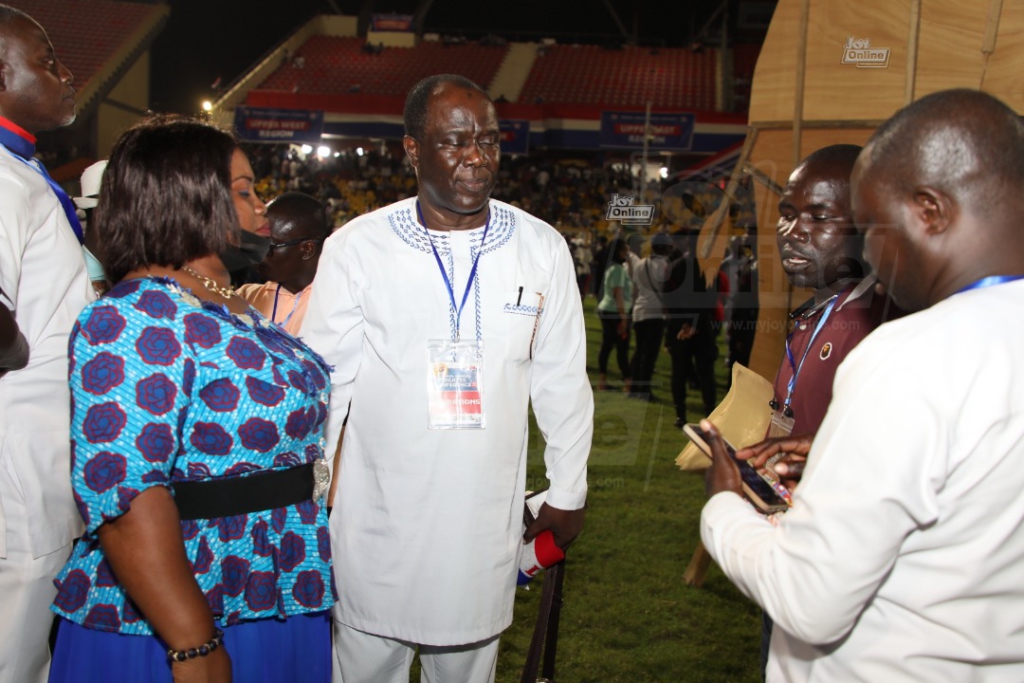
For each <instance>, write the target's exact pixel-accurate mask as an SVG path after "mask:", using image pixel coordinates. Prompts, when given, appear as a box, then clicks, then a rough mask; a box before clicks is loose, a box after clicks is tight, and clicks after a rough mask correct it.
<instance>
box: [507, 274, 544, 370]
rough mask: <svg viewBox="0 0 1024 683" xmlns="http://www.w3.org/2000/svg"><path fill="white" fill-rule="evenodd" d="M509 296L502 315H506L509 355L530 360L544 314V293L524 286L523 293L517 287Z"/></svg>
mask: <svg viewBox="0 0 1024 683" xmlns="http://www.w3.org/2000/svg"><path fill="white" fill-rule="evenodd" d="M507 298H508V302H507V303H506V304H505V305H504V309H503V312H502V315H504V316H505V339H506V341H507V343H508V357H509V358H510V359H512V360H515V361H519V362H522V361H528V360H530V358H531V357H532V355H533V354H532V351H533V345H534V344H535V343H536V334H537V329H538V327H539V324H540V316H541V315H543V300H544V295H543V294H542V293H538V292H537V291H535V290H532V289H530V288H529V287H526V286H524V287H523V290H522V293H520V290H519V287H516V288H515V290H513V291H512V292H511V293H510V296H508V297H507Z"/></svg>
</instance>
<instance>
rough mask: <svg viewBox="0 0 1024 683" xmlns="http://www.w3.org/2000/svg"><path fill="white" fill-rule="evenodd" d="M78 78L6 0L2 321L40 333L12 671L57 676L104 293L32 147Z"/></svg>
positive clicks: (8, 618) (19, 422) (18, 464)
mask: <svg viewBox="0 0 1024 683" xmlns="http://www.w3.org/2000/svg"><path fill="white" fill-rule="evenodd" d="M71 80H72V76H71V73H70V72H69V71H68V70H67V69H66V68H64V65H62V64H61V63H60V62H59V61H57V58H56V57H55V56H54V54H53V46H52V45H50V41H49V39H48V38H47V37H46V32H45V31H43V29H42V27H41V26H39V24H37V23H36V22H35V21H33V20H32V19H31V18H30V17H28V16H27V15H25V14H23V13H22V12H20V11H18V10H15V9H12V8H10V7H7V6H4V5H0V291H2V292H3V294H0V304H2V305H3V306H4V307H5V313H4V315H2V316H0V327H2V328H5V329H6V332H10V331H11V322H12V319H13V322H14V323H15V325H16V329H17V331H18V332H19V333H20V334H21V335H23V337H24V339H25V340H26V341H27V344H28V364H27V365H24V364H23V363H21V362H17V363H13V364H9V365H6V366H5V367H3V368H0V596H2V598H0V682H3V683H8V682H11V683H14V682H16V683H26V682H29V683H34V682H36V681H45V680H46V677H47V672H48V670H49V662H50V655H49V651H48V649H47V638H48V636H49V633H50V626H51V624H52V623H53V614H52V613H51V612H50V610H49V607H50V602H51V601H52V600H53V597H54V595H55V593H56V589H55V588H54V586H53V579H54V577H55V576H56V575H57V572H58V570H59V569H60V568H61V567H62V566H63V564H64V561H65V560H66V559H67V557H68V554H69V552H70V550H71V542H72V540H73V539H74V538H75V537H76V536H77V535H78V534H79V533H80V532H81V530H82V520H81V517H80V516H79V514H78V512H77V510H76V509H75V503H74V500H73V498H72V493H71V480H70V476H69V472H70V468H71V466H70V462H69V457H70V453H69V446H68V444H69V431H70V424H69V419H70V413H69V403H70V396H69V393H68V350H67V346H68V336H69V334H70V333H71V327H72V325H74V323H75V319H76V318H77V317H78V314H79V313H80V312H81V310H82V309H83V308H84V307H85V305H86V304H87V303H88V302H89V301H90V300H91V299H92V297H93V293H92V288H91V287H90V285H89V278H88V276H87V274H86V269H85V261H84V259H83V257H82V247H81V241H80V240H81V234H80V231H81V226H79V225H78V221H77V218H76V217H75V216H74V205H73V204H72V203H71V200H70V198H68V196H67V195H66V194H65V193H64V191H63V190H61V189H60V188H59V187H56V186H54V185H53V184H51V182H50V181H49V180H48V177H47V176H46V175H45V170H44V169H43V168H42V166H41V165H39V163H38V161H36V160H35V159H33V158H32V157H33V154H34V153H35V134H36V133H38V132H39V131H44V130H50V129H52V128H59V127H61V126H66V125H68V124H70V123H71V122H72V121H74V120H75V98H74V95H75V91H74V88H72V87H71ZM8 311H9V315H8ZM22 360H23V359H22ZM22 365H23V367H19V366H22Z"/></svg>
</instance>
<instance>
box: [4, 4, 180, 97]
mask: <svg viewBox="0 0 1024 683" xmlns="http://www.w3.org/2000/svg"><path fill="white" fill-rule="evenodd" d="M16 4H17V8H18V9H20V10H22V11H23V12H26V13H28V14H29V15H30V16H31V17H32V18H34V19H35V20H36V21H38V22H39V23H40V24H42V25H43V27H44V28H45V29H46V32H47V34H49V36H50V42H52V43H53V44H54V48H55V49H56V51H57V58H58V59H60V60H61V62H63V64H64V66H66V67H67V68H68V69H70V70H71V73H72V74H74V76H75V83H74V85H75V89H76V90H77V91H78V93H79V99H78V107H79V112H80V114H81V113H82V112H87V111H88V109H89V108H90V106H91V105H93V104H94V100H95V97H96V95H97V94H98V93H99V92H100V90H101V89H103V88H104V84H105V83H107V82H108V81H110V80H111V79H114V78H116V74H117V72H118V71H119V69H120V68H121V67H122V66H128V65H130V63H131V62H133V61H134V59H135V58H136V57H138V54H139V53H140V52H141V51H143V50H145V49H148V47H149V44H150V42H151V41H152V39H153V38H155V37H156V34H157V33H158V32H159V31H160V29H161V28H163V24H164V22H165V21H166V18H167V8H166V7H163V6H160V5H142V4H135V3H127V2H114V1H113V0H64V1H63V2H60V3H55V2H48V1H47V0H19V2H17V3H16ZM110 85H112V84H110Z"/></svg>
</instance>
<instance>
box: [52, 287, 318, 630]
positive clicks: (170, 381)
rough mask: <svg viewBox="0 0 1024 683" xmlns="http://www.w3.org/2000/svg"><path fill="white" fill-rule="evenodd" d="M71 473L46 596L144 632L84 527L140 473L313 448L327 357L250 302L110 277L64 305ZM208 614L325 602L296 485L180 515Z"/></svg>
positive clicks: (88, 623)
mask: <svg viewBox="0 0 1024 683" xmlns="http://www.w3.org/2000/svg"><path fill="white" fill-rule="evenodd" d="M69 353H70V370H69V372H70V376H69V382H70V386H71V397H72V400H71V480H72V487H73V489H74V497H75V502H76V504H77V506H78V510H79V512H80V513H81V515H82V518H83V519H84V520H85V524H86V533H85V535H84V536H83V538H82V539H81V540H80V541H79V542H78V543H77V544H76V546H75V549H74V551H73V552H72V554H71V558H70V559H69V560H68V562H67V564H66V565H65V566H64V569H63V570H62V571H61V572H60V574H59V575H58V577H57V579H56V581H55V583H56V585H57V589H58V590H57V597H56V599H55V600H54V603H53V607H52V609H53V611H54V612H56V613H57V614H59V615H60V616H62V617H64V618H65V619H69V620H71V621H74V622H76V623H78V624H81V625H82V626H85V627H86V628H92V629H96V630H100V631H110V632H119V633H129V634H151V633H152V630H151V628H150V625H149V623H148V622H147V621H146V620H145V618H144V617H143V616H142V615H141V614H140V613H139V612H138V610H137V608H136V607H135V605H134V603H132V601H131V600H130V599H129V598H128V597H127V595H126V594H125V591H124V589H123V588H122V587H121V585H120V583H119V582H118V580H117V577H116V576H115V575H114V573H113V572H112V571H111V568H110V565H109V563H108V562H107V560H106V558H105V556H104V554H103V550H102V548H101V547H100V544H99V541H98V538H97V536H96V530H97V528H98V527H99V526H100V525H102V524H103V523H104V522H107V521H110V520H113V519H117V518H118V517H119V516H120V515H122V514H124V513H125V512H127V511H128V510H129V509H130V508H131V504H132V500H133V499H134V498H135V496H137V495H139V494H140V493H141V492H142V491H145V490H146V489H148V488H150V487H152V486H169V485H170V483H171V482H176V481H196V480H205V479H210V478H215V477H237V476H245V475H246V474H248V473H251V472H257V471H261V470H280V469H287V468H290V467H294V466H297V465H301V464H304V463H308V462H312V461H313V460H315V459H316V458H320V457H323V453H324V446H325V443H324V441H323V436H322V431H323V423H324V420H325V419H326V417H327V397H328V391H329V389H328V386H327V382H328V380H327V377H328V368H327V367H326V366H325V365H324V364H323V361H322V360H321V359H320V358H319V357H318V356H317V355H316V354H315V353H313V352H312V351H311V350H310V349H309V348H308V347H306V346H305V345H303V344H302V343H301V342H299V341H298V340H296V339H295V338H293V337H291V336H290V335H288V334H286V333H285V332H283V331H282V330H281V329H280V328H279V327H277V326H276V325H273V324H272V323H269V322H268V321H267V320H266V319H265V318H263V317H262V316H260V315H259V314H258V313H255V312H253V313H252V318H248V317H243V316H236V315H232V314H231V313H229V312H228V311H227V309H225V308H224V307H222V306H216V305H214V304H211V303H209V302H201V301H200V300H199V299H197V298H195V297H194V296H192V295H191V294H190V293H188V291H187V290H183V289H181V288H180V287H178V285H177V283H175V282H174V281H172V280H167V279H162V278H146V279H138V280H126V281H123V282H121V283H119V284H118V285H116V286H115V287H114V288H113V289H111V290H110V292H108V293H107V295H106V296H105V297H104V298H102V299H100V300H99V301H96V302H94V303H92V304H91V305H90V306H88V307H86V309H85V310H84V311H83V312H82V314H81V315H80V316H79V318H78V322H77V323H76V325H75V328H74V330H73V331H72V333H71V340H70V345H69ZM181 532H182V536H183V537H184V542H185V551H186V554H187V556H188V558H189V562H190V563H191V565H192V569H193V572H194V573H195V578H196V581H197V583H198V584H199V587H200V588H201V589H202V591H203V593H204V594H205V595H206V598H207V600H208V602H209V604H210V607H211V609H212V611H213V613H214V616H215V619H216V621H217V622H218V623H219V624H221V625H225V624H228V625H230V624H233V623H237V622H239V621H242V620H251V619H265V618H271V617H276V618H285V617H287V616H289V615H293V614H302V613H309V612H318V611H322V610H326V609H328V608H330V606H331V605H332V604H333V603H334V601H335V599H336V592H335V589H334V586H333V584H332V580H333V578H332V572H331V548H330V542H329V537H328V532H327V513H326V509H325V507H324V506H322V505H318V504H317V503H314V502H313V501H306V502H304V503H299V504H297V505H292V506H288V507H284V508H279V509H275V510H266V511H263V512H254V513H250V514H247V515H246V514H243V515H236V516H232V517H223V518H218V519H210V520H188V521H182V522H181Z"/></svg>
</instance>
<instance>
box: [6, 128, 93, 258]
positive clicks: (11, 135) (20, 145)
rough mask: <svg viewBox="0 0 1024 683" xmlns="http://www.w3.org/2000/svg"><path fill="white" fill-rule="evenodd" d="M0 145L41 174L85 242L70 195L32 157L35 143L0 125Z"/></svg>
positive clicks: (76, 232)
mask: <svg viewBox="0 0 1024 683" xmlns="http://www.w3.org/2000/svg"><path fill="white" fill-rule="evenodd" d="M0 145H3V146H4V147H6V148H7V151H9V152H11V153H12V154H13V155H14V156H15V157H17V158H18V159H19V160H20V161H21V162H22V163H24V164H25V165H26V166H28V167H29V168H31V169H32V170H33V171H35V172H36V173H38V174H39V175H41V176H43V179H44V180H46V182H47V183H48V184H49V185H50V189H52V190H53V193H54V194H55V195H57V201H59V202H60V205H61V207H62V208H63V209H64V215H65V216H67V219H68V223H70V224H71V229H72V230H74V231H75V237H77V238H78V243H79V244H85V233H84V232H83V231H82V224H81V223H80V222H79V221H78V214H77V213H75V205H74V203H73V202H72V201H71V197H69V196H68V193H67V192H65V191H64V188H62V187H61V186H60V185H58V184H57V183H56V181H54V179H53V178H51V177H50V174H49V173H47V172H46V169H45V168H44V167H43V165H42V164H41V163H39V162H38V161H36V160H35V159H33V158H32V155H33V154H34V153H35V149H36V148H35V145H33V144H32V143H31V142H29V141H28V140H26V139H25V138H23V137H21V136H20V135H18V134H17V133H15V132H14V131H12V130H8V129H7V128H5V127H3V126H0ZM33 162H34V163H33Z"/></svg>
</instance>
